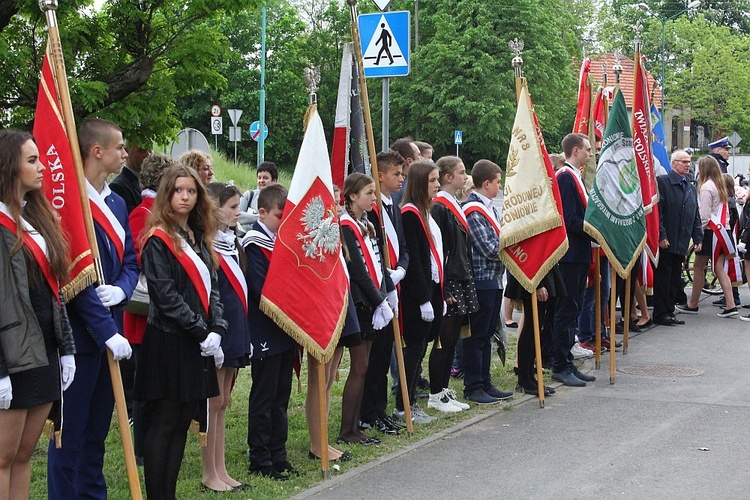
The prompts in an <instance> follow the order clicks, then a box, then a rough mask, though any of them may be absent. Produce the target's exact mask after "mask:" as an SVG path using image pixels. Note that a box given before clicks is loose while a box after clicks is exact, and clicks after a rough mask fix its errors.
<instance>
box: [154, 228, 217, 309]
mask: <svg viewBox="0 0 750 500" xmlns="http://www.w3.org/2000/svg"><path fill="white" fill-rule="evenodd" d="M151 236H152V237H156V238H159V239H160V240H162V241H163V242H164V244H165V245H167V248H169V250H170V251H171V252H172V255H174V256H175V258H176V259H177V262H179V263H180V265H181V266H182V268H183V269H184V270H185V273H187V275H188V278H190V281H191V282H192V283H193V286H194V287H195V290H196V292H198V297H199V298H200V301H201V305H202V306H203V309H204V310H205V311H206V314H209V307H208V305H209V304H208V300H209V297H210V296H211V271H209V269H208V266H207V265H206V263H205V262H203V260H201V258H200V257H199V256H198V254H197V253H195V250H193V248H192V247H191V246H190V245H188V243H187V241H185V239H184V238H182V237H180V243H181V248H180V250H179V251H178V250H177V249H176V248H175V247H174V243H173V242H172V238H171V237H170V236H169V235H168V234H167V233H166V232H165V231H164V230H163V229H161V228H159V227H157V228H156V229H154V231H153V232H152V233H151Z"/></svg>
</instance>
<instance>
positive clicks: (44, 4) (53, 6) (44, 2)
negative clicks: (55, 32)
mask: <svg viewBox="0 0 750 500" xmlns="http://www.w3.org/2000/svg"><path fill="white" fill-rule="evenodd" d="M39 8H40V9H42V12H47V11H48V10H57V0H39Z"/></svg>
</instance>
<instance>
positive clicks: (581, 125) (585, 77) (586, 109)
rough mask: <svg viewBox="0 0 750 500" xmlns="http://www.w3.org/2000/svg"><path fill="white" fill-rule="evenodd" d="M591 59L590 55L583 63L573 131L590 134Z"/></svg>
mask: <svg viewBox="0 0 750 500" xmlns="http://www.w3.org/2000/svg"><path fill="white" fill-rule="evenodd" d="M590 73H591V59H589V58H588V57H587V58H585V59H584V60H583V63H582V64H581V75H580V76H579V79H578V107H577V109H576V120H575V122H573V132H575V133H579V134H583V135H589V125H590V123H589V120H591V83H590V82H589V74H590Z"/></svg>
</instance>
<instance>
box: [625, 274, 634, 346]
mask: <svg viewBox="0 0 750 500" xmlns="http://www.w3.org/2000/svg"><path fill="white" fill-rule="evenodd" d="M632 279H633V277H632V275H631V274H628V277H627V278H625V306H624V307H623V309H622V355H623V356H624V355H626V354H627V353H628V337H629V333H630V302H631V298H630V297H631V295H632V293H630V282H631V280H632ZM626 314H627V316H625V315H626Z"/></svg>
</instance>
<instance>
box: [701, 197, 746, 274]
mask: <svg viewBox="0 0 750 500" xmlns="http://www.w3.org/2000/svg"><path fill="white" fill-rule="evenodd" d="M727 210H728V209H727V204H726V203H723V204H722V205H721V212H720V213H718V214H711V219H710V220H709V221H708V227H709V228H710V229H711V231H712V232H713V234H714V237H713V248H711V266H712V268H713V269H714V272H715V271H716V261H717V260H718V257H719V256H720V255H726V260H725V262H724V270H725V271H726V272H727V274H728V275H729V279H730V280H731V281H732V284H733V285H734V284H735V283H738V282H740V283H741V282H742V268H741V267H740V259H739V257H737V251H736V250H735V246H734V240H733V239H732V236H731V235H730V234H729V230H728V229H727V227H726V224H727V221H728V212H727Z"/></svg>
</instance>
